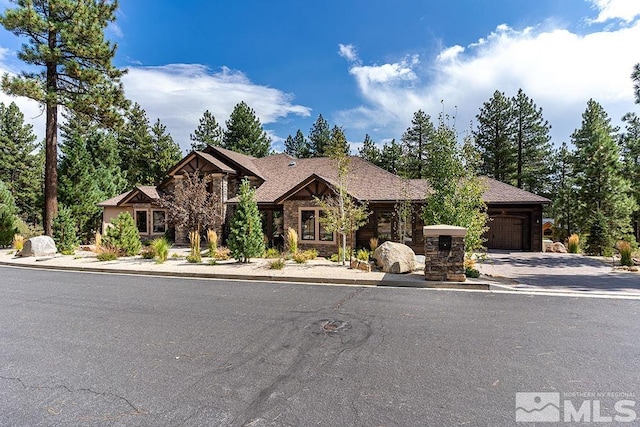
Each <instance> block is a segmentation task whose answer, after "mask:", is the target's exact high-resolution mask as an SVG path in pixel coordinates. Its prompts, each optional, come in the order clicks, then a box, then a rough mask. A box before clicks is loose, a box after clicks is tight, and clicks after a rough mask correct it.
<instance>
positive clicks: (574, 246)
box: [567, 234, 580, 254]
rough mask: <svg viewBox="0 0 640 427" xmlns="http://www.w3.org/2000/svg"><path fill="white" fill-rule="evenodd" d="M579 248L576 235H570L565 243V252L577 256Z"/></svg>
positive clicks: (578, 240)
mask: <svg viewBox="0 0 640 427" xmlns="http://www.w3.org/2000/svg"><path fill="white" fill-rule="evenodd" d="M579 248H580V237H579V236H578V235H577V234H572V235H571V236H569V241H568V242H567V252H569V253H570V254H577V253H578V250H579Z"/></svg>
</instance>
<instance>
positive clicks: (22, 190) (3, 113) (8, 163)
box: [0, 102, 44, 224]
mask: <svg viewBox="0 0 640 427" xmlns="http://www.w3.org/2000/svg"><path fill="white" fill-rule="evenodd" d="M0 147H2V148H1V149H0V181H4V183H5V184H6V185H7V188H8V189H9V191H11V193H12V194H13V197H14V198H15V203H16V206H17V208H18V214H19V215H20V217H22V219H24V220H25V221H27V222H29V223H32V224H33V223H36V222H38V219H39V218H40V216H41V212H42V206H41V203H40V202H41V192H42V173H43V172H44V170H43V168H42V164H41V159H40V156H39V153H38V152H37V150H38V148H39V147H38V144H37V143H36V136H35V135H34V133H33V128H32V126H31V125H30V124H25V122H24V115H23V114H22V112H21V111H20V109H19V108H18V106H17V105H16V104H15V103H14V102H12V103H11V104H9V106H5V105H4V104H3V103H0Z"/></svg>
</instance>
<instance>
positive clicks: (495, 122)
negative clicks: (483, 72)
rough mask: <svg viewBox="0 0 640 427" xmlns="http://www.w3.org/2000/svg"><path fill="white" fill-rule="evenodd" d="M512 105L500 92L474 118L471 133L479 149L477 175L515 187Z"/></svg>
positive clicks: (495, 93) (515, 168) (515, 165)
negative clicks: (476, 123) (479, 163)
mask: <svg viewBox="0 0 640 427" xmlns="http://www.w3.org/2000/svg"><path fill="white" fill-rule="evenodd" d="M513 117H514V115H513V105H512V101H511V99H509V98H507V97H506V96H505V94H504V93H503V92H499V91H495V92H494V94H493V97H492V98H491V99H490V100H489V101H488V102H485V103H484V104H483V105H482V108H480V113H479V114H478V115H477V116H476V119H477V120H478V128H477V130H476V131H475V132H474V138H475V141H476V145H477V146H478V149H479V150H480V155H481V158H482V164H481V166H480V172H481V173H482V174H483V175H487V176H488V177H490V178H495V179H497V180H498V181H502V182H505V183H507V184H516V173H517V150H516V148H515V147H514V144H513V139H512V138H513V129H514V120H513Z"/></svg>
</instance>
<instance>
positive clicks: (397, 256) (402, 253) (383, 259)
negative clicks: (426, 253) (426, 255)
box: [373, 242, 416, 274]
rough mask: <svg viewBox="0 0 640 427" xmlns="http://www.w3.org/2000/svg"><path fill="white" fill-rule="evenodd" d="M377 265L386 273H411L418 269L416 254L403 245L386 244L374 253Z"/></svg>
mask: <svg viewBox="0 0 640 427" xmlns="http://www.w3.org/2000/svg"><path fill="white" fill-rule="evenodd" d="M373 258H374V259H375V260H376V265H377V266H378V267H380V268H381V269H382V271H384V272H386V273H395V274H399V273H410V272H412V271H413V270H414V269H415V268H416V254H415V252H413V250H412V249H411V248H410V247H409V246H407V245H403V244H402V243H395V242H384V243H383V244H381V245H380V246H378V248H377V249H376V250H375V252H374V253H373Z"/></svg>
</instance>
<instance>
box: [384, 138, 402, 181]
mask: <svg viewBox="0 0 640 427" xmlns="http://www.w3.org/2000/svg"><path fill="white" fill-rule="evenodd" d="M404 163H405V161H404V154H403V153H402V145H400V144H398V143H397V142H396V140H395V139H392V140H391V142H390V143H389V144H387V143H385V144H384V145H383V146H382V151H381V152H380V163H379V164H378V166H380V167H381V168H382V169H384V170H386V171H389V172H391V173H393V174H396V175H403V176H404V175H406V174H405V173H404V172H403V171H404V168H405V166H404Z"/></svg>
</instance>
